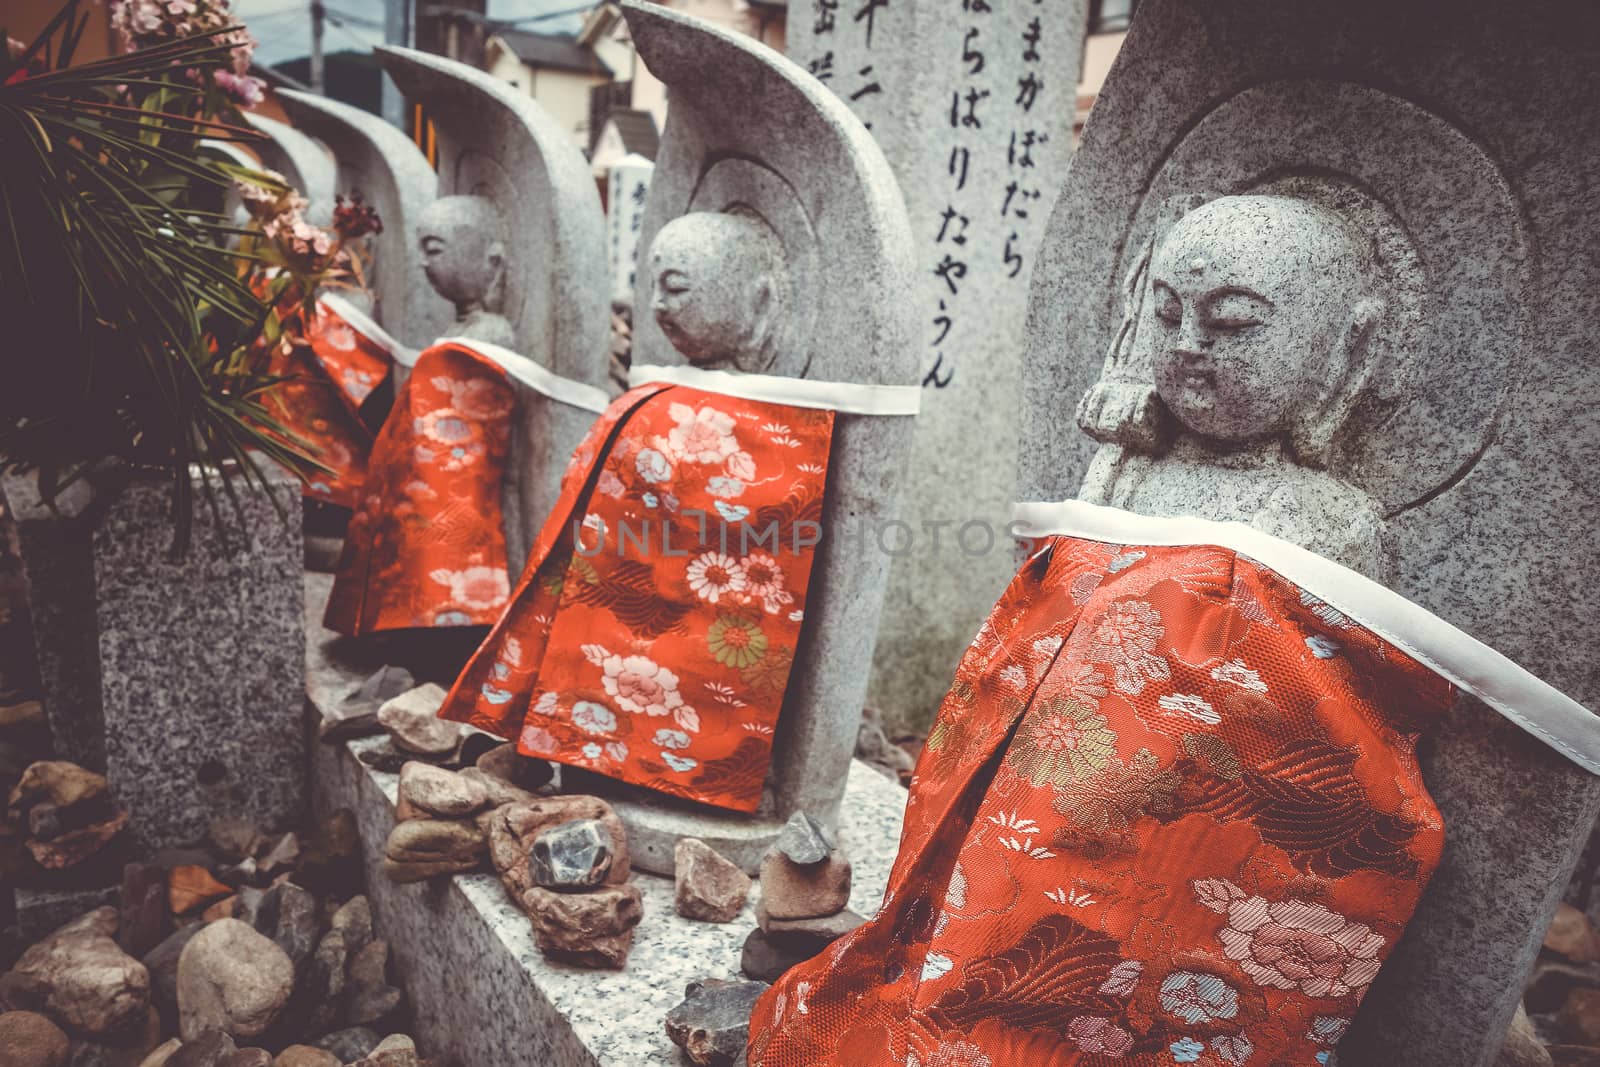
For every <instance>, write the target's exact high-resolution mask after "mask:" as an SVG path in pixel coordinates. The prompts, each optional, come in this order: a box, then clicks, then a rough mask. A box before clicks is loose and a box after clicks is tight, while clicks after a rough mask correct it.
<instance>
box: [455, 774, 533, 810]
mask: <svg viewBox="0 0 1600 1067" xmlns="http://www.w3.org/2000/svg"><path fill="white" fill-rule="evenodd" d="M457 773H458V774H459V775H460V777H461V778H462V779H464V780H466V781H469V782H474V783H476V784H477V785H478V786H480V787H481V788H482V789H483V796H484V807H485V808H486V809H492V808H500V807H504V806H505V805H507V804H522V803H525V802H527V801H529V800H532V799H534V795H533V793H532V792H531V791H529V790H527V789H523V788H522V787H520V786H516V785H512V784H511V783H510V782H508V781H506V780H505V779H503V778H496V777H495V776H494V775H492V774H490V773H488V772H487V771H484V770H481V769H479V768H477V767H464V768H462V769H461V770H460V771H459V772H457Z"/></svg>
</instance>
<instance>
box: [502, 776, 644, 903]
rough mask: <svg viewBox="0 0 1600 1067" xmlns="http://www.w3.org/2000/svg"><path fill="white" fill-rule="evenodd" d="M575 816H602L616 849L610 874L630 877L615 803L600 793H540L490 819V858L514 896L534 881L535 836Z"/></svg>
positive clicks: (612, 877)
mask: <svg viewBox="0 0 1600 1067" xmlns="http://www.w3.org/2000/svg"><path fill="white" fill-rule="evenodd" d="M575 819H598V820H599V821H600V822H602V823H603V824H605V827H606V831H607V832H608V833H610V834H611V843H612V847H613V852H614V856H613V858H612V861H611V873H610V874H609V875H607V877H608V879H609V880H610V882H611V884H613V885H616V884H618V883H621V882H625V881H627V880H628V875H629V869H628V844H627V835H626V833H625V831H624V830H623V828H622V823H621V821H620V820H619V819H617V816H616V813H615V812H613V811H612V810H611V805H609V804H607V803H606V802H605V801H603V800H601V799H600V798H599V797H589V796H558V797H539V798H538V799H536V800H532V801H528V802H526V803H522V804H511V805H508V806H506V807H503V808H500V809H498V810H496V811H495V813H494V815H493V817H491V818H490V819H489V821H488V825H489V830H488V835H489V859H490V860H491V861H492V862H493V863H494V868H495V870H496V871H498V872H500V880H501V882H503V883H504V884H505V887H506V892H508V893H510V894H511V899H513V900H521V899H522V898H523V894H524V893H525V892H526V891H527V890H528V889H529V888H530V887H531V886H532V885H533V879H532V877H531V876H530V872H529V870H528V861H529V857H530V854H531V853H532V851H533V842H534V840H535V839H537V838H538V836H539V835H540V834H541V833H543V832H544V831H545V830H546V829H548V828H550V827H552V826H558V825H560V824H561V823H564V822H571V821H573V820H575Z"/></svg>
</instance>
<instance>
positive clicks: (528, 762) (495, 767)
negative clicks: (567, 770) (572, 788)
mask: <svg viewBox="0 0 1600 1067" xmlns="http://www.w3.org/2000/svg"><path fill="white" fill-rule="evenodd" d="M476 766H477V768H478V770H480V771H483V772H484V773H485V774H489V775H493V776H494V777H496V778H499V779H500V780H501V781H505V782H510V783H511V784H512V785H514V786H517V787H518V788H521V789H526V790H528V791H529V792H533V791H534V790H536V789H539V788H542V787H543V786H545V785H547V784H549V782H550V779H551V778H553V777H555V768H554V767H552V766H551V765H550V764H549V763H547V762H545V761H544V760H542V759H534V758H532V757H531V756H524V755H523V754H522V753H520V752H518V751H517V746H516V743H515V742H511V741H508V742H506V743H505V744H503V745H496V746H495V747H494V748H491V749H490V750H489V751H487V752H485V753H484V754H483V755H481V756H479V757H478V762H477V764H476Z"/></svg>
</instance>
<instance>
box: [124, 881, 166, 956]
mask: <svg viewBox="0 0 1600 1067" xmlns="http://www.w3.org/2000/svg"><path fill="white" fill-rule="evenodd" d="M171 929H172V915H171V912H170V911H169V910H168V907H167V872H165V871H163V870H162V869H161V868H160V867H157V866H156V865H154V864H149V863H130V864H128V865H127V866H125V867H124V868H122V891H121V893H120V895H119V898H118V921H117V944H119V945H121V946H122V950H123V951H124V952H126V953H127V954H128V955H130V956H134V957H139V956H143V955H144V954H145V953H147V952H149V951H150V950H151V949H153V948H155V947H156V946H157V945H159V944H160V943H161V939H162V938H164V937H166V936H167V933H168V932H169V931H170V930H171Z"/></svg>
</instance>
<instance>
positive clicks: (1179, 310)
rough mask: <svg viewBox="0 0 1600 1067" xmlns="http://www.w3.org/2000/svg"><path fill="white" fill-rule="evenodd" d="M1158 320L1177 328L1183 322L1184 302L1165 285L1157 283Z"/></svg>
mask: <svg viewBox="0 0 1600 1067" xmlns="http://www.w3.org/2000/svg"><path fill="white" fill-rule="evenodd" d="M1155 298H1156V318H1158V319H1160V320H1161V321H1162V322H1164V323H1166V324H1167V325H1168V326H1177V325H1178V324H1179V323H1180V322H1182V321H1183V301H1181V300H1179V299H1178V294H1177V293H1174V292H1173V291H1172V290H1171V289H1169V288H1168V287H1167V286H1166V285H1165V284H1164V283H1162V282H1156V283H1155Z"/></svg>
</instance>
